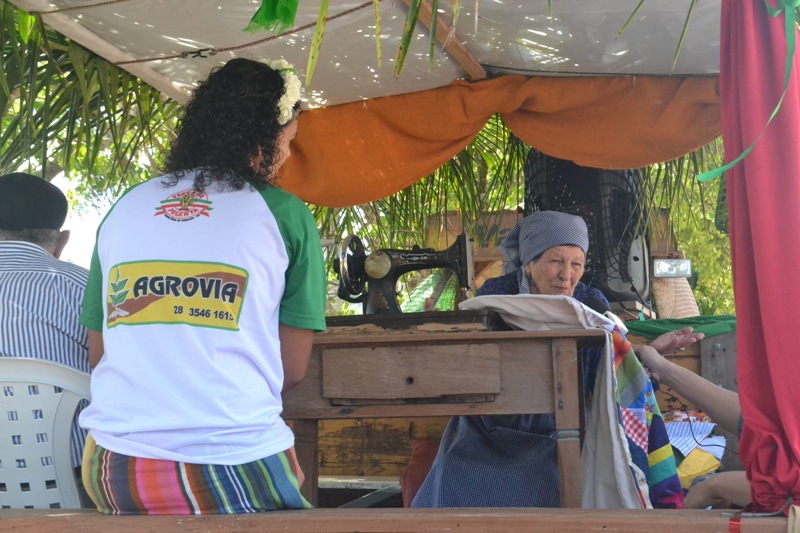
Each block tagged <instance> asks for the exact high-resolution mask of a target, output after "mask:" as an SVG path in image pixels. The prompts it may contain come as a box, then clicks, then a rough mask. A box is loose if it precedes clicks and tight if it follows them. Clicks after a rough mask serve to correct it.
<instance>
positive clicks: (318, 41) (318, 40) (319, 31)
mask: <svg viewBox="0 0 800 533" xmlns="http://www.w3.org/2000/svg"><path fill="white" fill-rule="evenodd" d="M326 20H328V0H321V2H320V3H319V14H318V15H317V25H316V27H315V28H314V37H313V38H312V39H311V51H310V52H309V54H308V66H307V67H306V85H310V84H311V78H312V76H314V69H315V68H316V66H317V58H318V57H319V48H320V46H322V35H323V34H324V33H325V21H326Z"/></svg>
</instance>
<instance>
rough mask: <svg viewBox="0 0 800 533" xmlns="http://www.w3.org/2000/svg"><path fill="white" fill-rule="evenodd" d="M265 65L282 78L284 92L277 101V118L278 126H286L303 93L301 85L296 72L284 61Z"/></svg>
mask: <svg viewBox="0 0 800 533" xmlns="http://www.w3.org/2000/svg"><path fill="white" fill-rule="evenodd" d="M266 63H267V66H268V67H270V68H271V69H272V70H277V71H278V72H280V73H281V76H282V77H283V85H284V88H285V91H284V93H283V96H281V99H280V100H279V101H278V108H279V109H280V111H281V114H280V116H279V117H278V124H280V125H281V126H283V125H285V124H288V123H289V121H291V120H292V117H293V116H294V105H295V104H296V103H297V102H298V101H299V100H300V96H301V95H302V91H303V83H302V82H301V81H300V78H299V77H298V76H297V71H296V70H295V69H294V67H293V66H292V65H290V64H289V62H288V61H286V60H285V59H274V60H272V61H267V62H266Z"/></svg>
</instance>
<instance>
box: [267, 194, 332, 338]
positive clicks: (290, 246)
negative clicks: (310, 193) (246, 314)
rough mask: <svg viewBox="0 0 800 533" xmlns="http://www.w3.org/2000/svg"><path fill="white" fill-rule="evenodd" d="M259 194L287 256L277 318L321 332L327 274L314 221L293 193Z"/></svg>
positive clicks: (323, 322)
mask: <svg viewBox="0 0 800 533" xmlns="http://www.w3.org/2000/svg"><path fill="white" fill-rule="evenodd" d="M261 193H262V196H263V197H264V200H265V201H266V202H267V205H268V206H269V208H270V210H271V211H272V213H273V214H274V215H275V218H276V220H277V222H278V228H279V229H280V232H281V236H282V237H283V242H284V246H286V253H287V254H288V257H289V266H288V268H287V270H286V289H285V291H284V294H283V299H282V300H281V306H280V318H279V320H280V322H281V323H282V324H285V325H287V326H291V327H295V328H300V329H311V330H314V331H325V301H326V288H327V277H326V275H325V261H324V259H323V257H322V245H321V243H320V238H319V231H318V230H317V223H316V221H315V220H314V217H313V216H312V214H311V211H310V210H309V209H308V207H307V206H306V205H305V204H304V203H303V202H302V201H301V200H300V199H299V198H297V197H296V196H294V195H293V194H291V193H289V192H286V191H283V190H281V189H277V188H274V187H269V188H267V189H265V190H264V191H261Z"/></svg>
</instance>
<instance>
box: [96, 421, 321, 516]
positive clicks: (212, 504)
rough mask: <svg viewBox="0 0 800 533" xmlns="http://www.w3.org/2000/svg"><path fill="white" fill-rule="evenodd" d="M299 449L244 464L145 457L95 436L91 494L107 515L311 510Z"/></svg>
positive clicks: (98, 508)
mask: <svg viewBox="0 0 800 533" xmlns="http://www.w3.org/2000/svg"><path fill="white" fill-rule="evenodd" d="M298 469H299V467H298V466H297V459H296V457H295V455H294V448H291V449H289V450H287V451H285V452H281V453H277V454H275V455H272V456H270V457H267V458H265V459H261V460H258V461H253V462H251V463H247V464H243V465H201V464H190V463H178V462H175V461H164V460H159V459H141V458H138V457H130V456H128V455H122V454H118V453H114V452H111V451H109V450H106V449H105V448H103V447H102V446H98V445H97V443H96V442H95V441H94V439H93V438H91V436H89V437H88V438H87V440H86V448H85V450H84V453H83V483H84V486H85V487H86V492H87V493H88V494H89V497H90V498H91V499H92V501H93V502H94V503H95V505H96V506H97V510H98V511H100V512H101V513H105V514H114V515H129V514H162V515H195V514H237V513H255V512H260V511H278V510H281V509H310V508H311V504H309V503H308V502H307V501H306V500H305V498H303V496H302V495H301V494H300V488H299V486H298V484H297V474H296V472H297V471H298Z"/></svg>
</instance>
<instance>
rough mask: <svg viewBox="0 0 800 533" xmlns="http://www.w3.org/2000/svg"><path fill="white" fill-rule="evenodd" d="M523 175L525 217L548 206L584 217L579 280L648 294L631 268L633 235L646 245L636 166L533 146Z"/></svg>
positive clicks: (624, 295) (616, 292) (623, 293)
mask: <svg viewBox="0 0 800 533" xmlns="http://www.w3.org/2000/svg"><path fill="white" fill-rule="evenodd" d="M524 175H525V212H524V214H525V216H527V215H529V214H531V213H533V212H535V211H543V210H551V211H560V212H563V213H569V214H573V215H578V216H580V217H582V218H583V219H584V220H585V221H586V226H587V228H588V230H589V252H588V254H587V257H586V268H585V271H584V275H583V277H582V278H581V281H582V282H584V283H586V284H587V285H592V286H594V287H597V288H599V289H600V290H602V291H603V292H604V293H605V294H606V295H607V296H611V297H613V298H616V299H618V300H631V299H635V300H640V301H643V300H644V299H645V298H647V297H648V294H647V293H648V292H649V291H648V286H649V284H646V283H645V284H641V286H640V287H636V286H635V285H636V283H635V281H634V277H633V275H632V273H631V272H630V269H629V258H630V256H631V252H632V246H633V243H634V242H635V241H636V240H637V238H639V237H641V238H642V239H644V241H645V243H646V245H645V250H646V249H648V248H649V246H648V245H649V242H648V239H647V235H646V231H645V229H646V228H647V223H646V220H645V218H644V217H645V215H644V212H643V209H642V205H643V202H642V179H641V174H640V173H639V171H638V170H635V169H626V170H606V169H596V168H589V167H582V166H580V165H577V164H575V163H573V162H572V161H567V160H563V159H557V158H555V157H551V156H548V155H546V154H543V153H542V152H539V151H538V150H535V149H531V151H530V152H529V154H528V158H527V160H526V162H525V167H524ZM636 260H638V261H642V262H643V261H646V260H647V258H645V257H641V258H639V257H637V258H636ZM642 264H644V263H642ZM612 280H618V281H622V282H624V284H625V285H628V284H630V291H627V290H620V288H619V284H618V283H617V284H616V287H615V288H612V287H611V286H610V285H609V283H610V282H611V281H612Z"/></svg>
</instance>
